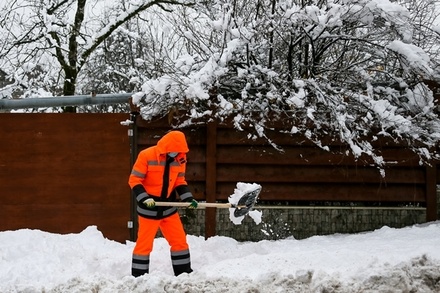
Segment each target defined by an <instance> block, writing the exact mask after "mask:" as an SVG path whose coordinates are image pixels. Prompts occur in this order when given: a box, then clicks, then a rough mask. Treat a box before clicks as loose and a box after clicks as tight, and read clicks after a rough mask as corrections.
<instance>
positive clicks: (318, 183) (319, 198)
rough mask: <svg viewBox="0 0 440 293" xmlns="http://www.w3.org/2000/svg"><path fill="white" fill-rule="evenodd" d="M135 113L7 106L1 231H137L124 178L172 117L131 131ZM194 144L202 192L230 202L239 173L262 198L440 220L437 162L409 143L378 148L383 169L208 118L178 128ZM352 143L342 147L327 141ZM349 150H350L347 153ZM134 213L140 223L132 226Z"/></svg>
mask: <svg viewBox="0 0 440 293" xmlns="http://www.w3.org/2000/svg"><path fill="white" fill-rule="evenodd" d="M129 118H130V116H129V115H128V114H68V113H64V114H10V113H2V114H0V137H1V144H0V215H1V220H0V231H3V230H15V229H21V228H30V229H41V230H44V231H49V232H54V233H73V232H75V233H76V232H80V231H82V230H83V229H84V228H85V227H87V226H89V225H97V226H98V229H100V230H101V231H102V232H103V234H104V235H105V236H106V237H108V238H110V239H113V240H117V241H121V242H124V241H125V240H126V239H132V240H134V239H135V234H136V223H135V222H136V221H135V212H134V204H133V202H132V197H131V192H130V190H129V188H128V185H127V179H128V175H129V173H130V171H131V163H133V161H134V160H135V158H136V156H137V153H138V152H139V151H140V150H141V149H143V148H145V147H148V146H150V145H154V144H156V142H157V141H158V140H159V138H160V137H161V136H162V135H164V134H165V133H166V132H167V131H169V130H170V129H172V126H170V124H169V123H168V119H167V118H164V119H161V120H158V121H153V122H146V121H143V120H142V119H140V117H137V120H136V121H137V123H136V127H133V128H132V129H131V130H132V131H133V133H134V136H132V137H129V136H128V135H127V131H128V127H127V126H122V125H121V124H120V122H121V121H125V120H127V119H129ZM181 130H182V131H183V132H184V133H185V134H186V135H187V139H188V143H189V147H190V152H189V154H188V167H187V180H188V181H189V184H190V187H191V189H192V191H193V193H194V195H195V197H196V198H197V199H198V200H206V201H207V202H215V201H220V202H222V201H223V202H224V201H226V200H227V197H228V196H229V195H231V194H232V193H233V191H234V188H235V186H236V183H237V182H249V183H252V182H256V183H259V184H261V185H262V186H263V190H262V193H261V196H260V202H269V201H280V202H282V203H283V204H284V203H285V204H298V203H299V204H301V203H303V202H310V201H316V202H322V203H324V202H328V201H346V202H379V203H383V204H386V203H389V202H396V201H397V202H401V203H402V204H413V203H415V204H421V205H423V206H426V207H427V220H428V221H431V220H436V219H437V214H436V211H437V207H436V204H437V199H436V192H435V191H436V184H437V183H440V175H439V174H440V172H439V168H438V166H433V167H424V166H420V165H419V164H418V159H417V158H416V157H415V156H414V155H413V154H412V153H411V152H409V151H407V150H405V149H404V148H401V147H399V146H396V145H392V144H388V145H386V146H385V145H384V146H378V147H381V148H382V150H383V153H384V155H385V157H386V158H387V159H393V160H396V161H397V162H398V163H397V164H396V165H395V166H393V167H390V168H387V169H386V177H385V178H382V177H381V176H380V173H379V171H378V169H377V168H376V167H374V166H371V165H370V163H371V162H369V161H368V159H366V158H365V160H364V159H362V160H360V161H357V162H356V161H355V160H353V158H352V157H350V156H347V155H344V154H342V155H332V154H330V153H328V152H326V151H323V150H321V149H319V148H317V147H316V146H314V145H312V144H310V143H307V142H306V141H305V140H303V139H301V138H299V137H292V138H289V137H288V136H285V135H279V134H277V133H276V132H273V133H269V136H270V137H271V139H273V140H274V141H275V142H276V143H277V144H279V145H280V146H281V147H282V148H283V149H284V153H280V152H278V151H276V150H275V149H274V148H273V147H272V146H270V145H268V143H267V142H266V141H264V140H262V139H256V140H252V139H251V140H250V139H248V134H249V133H248V132H247V131H242V132H240V131H236V130H235V129H233V128H231V127H230V126H229V125H223V124H215V123H210V124H208V125H200V126H195V125H191V126H190V127H186V128H182V129H181ZM330 145H331V147H332V148H334V149H335V150H339V151H345V149H344V147H343V146H340V145H335V144H330ZM343 153H344V152H343ZM215 215H216V212H215V209H207V210H206V212H205V231H206V232H205V236H206V237H209V236H213V235H215V230H216V219H215ZM129 220H132V221H133V222H134V224H135V227H134V229H128V228H127V221H129Z"/></svg>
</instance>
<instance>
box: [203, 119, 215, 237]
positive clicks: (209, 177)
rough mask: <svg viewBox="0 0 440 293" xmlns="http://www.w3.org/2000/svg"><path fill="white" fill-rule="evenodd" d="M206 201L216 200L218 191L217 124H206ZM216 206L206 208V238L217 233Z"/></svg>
mask: <svg viewBox="0 0 440 293" xmlns="http://www.w3.org/2000/svg"><path fill="white" fill-rule="evenodd" d="M206 132H207V133H206V201H207V202H216V192H217V155H216V154H217V124H216V123H215V122H210V123H208V124H207V126H206ZM215 217H216V208H206V210H205V239H207V238H209V237H212V236H215V234H216V220H215Z"/></svg>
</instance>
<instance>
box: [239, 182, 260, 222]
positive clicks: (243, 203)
mask: <svg viewBox="0 0 440 293" xmlns="http://www.w3.org/2000/svg"><path fill="white" fill-rule="evenodd" d="M260 191H261V187H259V188H257V189H255V190H252V191H248V192H246V193H245V194H243V196H242V197H241V198H240V200H239V201H238V203H237V204H236V205H234V206H233V207H235V211H234V217H237V218H238V217H242V216H244V215H246V214H247V213H249V212H250V211H251V210H252V208H253V207H254V205H255V203H256V202H257V199H258V195H260Z"/></svg>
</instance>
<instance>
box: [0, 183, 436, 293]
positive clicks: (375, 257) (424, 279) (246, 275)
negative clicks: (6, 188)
mask: <svg viewBox="0 0 440 293" xmlns="http://www.w3.org/2000/svg"><path fill="white" fill-rule="evenodd" d="M255 186H258V185H255V184H247V183H238V184H237V188H236V189H235V191H234V194H232V195H231V196H230V202H231V203H233V202H236V201H237V200H239V198H240V196H239V194H240V193H241V194H242V195H243V194H245V192H246V191H247V190H249V189H248V188H255ZM257 209H258V208H257V206H255V210H254V211H252V213H251V214H248V215H246V217H247V216H251V217H252V219H253V220H254V223H255V225H260V224H261V223H262V222H263V223H264V213H261V212H260V211H258V210H257ZM255 214H257V215H255ZM238 219H239V218H235V217H234V216H231V217H230V220H231V221H233V222H234V224H236V225H240V224H241V221H238ZM187 240H188V243H189V246H190V251H191V260H192V268H193V270H194V272H193V273H191V274H182V275H180V276H178V277H175V276H174V275H173V271H172V266H171V259H170V253H169V245H168V243H167V242H166V240H165V239H164V238H156V239H155V242H154V249H153V252H152V254H151V256H150V274H147V275H143V276H141V277H139V278H134V277H132V276H131V255H132V251H133V248H134V244H135V243H134V242H131V241H126V242H125V243H120V242H116V241H113V240H111V239H107V238H105V237H104V236H103V234H102V232H101V231H99V230H98V229H97V227H96V226H93V225H90V226H89V227H87V228H86V229H84V230H83V231H82V232H80V233H72V234H56V233H49V232H45V231H41V230H35V229H33V230H31V229H20V230H15V231H2V232H0V292H2V293H13V292H25V293H35V292H41V293H43V292H44V293H55V292H63V293H64V292H69V293H70V292H78V293H79V292H94V293H96V292H100V293H101V292H106V293H107V292H108V293H110V292H111V293H115V292H118V293H125V292H127V293H128V292H130V293H141V292H154V293H158V292H179V293H180V292H190V293H197V292H204V293H205V292H240V293H243V292H254V293H256V292H259V293H260V292H261V293H265V292H271V293H272V292H280V293H281V292H337V293H345V292H347V293H348V292H350V293H351V292H362V293H366V292H393V293H394V292H402V293H403V292H423V293H426V292H440V249H439V245H440V221H436V222H430V223H425V224H418V225H414V226H409V227H404V228H400V229H396V228H390V227H387V226H384V227H382V228H380V229H377V230H375V231H368V232H363V233H356V234H334V235H326V236H313V237H310V238H307V239H302V240H297V239H295V238H293V237H290V238H286V239H282V240H276V241H275V240H263V241H259V242H238V241H236V240H234V239H232V238H229V237H224V236H214V237H210V238H208V239H205V238H204V237H203V236H194V235H187Z"/></svg>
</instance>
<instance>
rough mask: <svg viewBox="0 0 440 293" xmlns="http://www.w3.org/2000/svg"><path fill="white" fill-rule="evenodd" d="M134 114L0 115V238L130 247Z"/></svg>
mask: <svg viewBox="0 0 440 293" xmlns="http://www.w3.org/2000/svg"><path fill="white" fill-rule="evenodd" d="M128 118H129V115H128V114H69V113H63V114H11V113H2V114H0V137H1V145H0V215H1V220H0V231H3V230H16V229H22V228H29V229H41V230H44V231H48V232H54V233H73V232H75V233H77V232H81V231H82V230H83V229H84V228H86V227H87V226H89V225H96V226H98V229H99V230H100V231H102V232H103V234H104V235H105V236H106V237H108V238H110V239H113V240H118V241H125V240H126V239H129V230H128V228H127V222H128V221H129V220H130V189H129V187H128V185H127V179H128V175H129V173H130V143H129V137H128V135H127V131H128V127H127V126H122V125H121V124H120V122H121V121H125V120H126V119H128Z"/></svg>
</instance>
